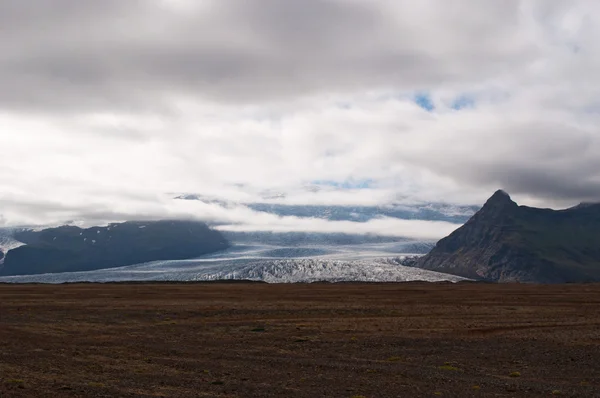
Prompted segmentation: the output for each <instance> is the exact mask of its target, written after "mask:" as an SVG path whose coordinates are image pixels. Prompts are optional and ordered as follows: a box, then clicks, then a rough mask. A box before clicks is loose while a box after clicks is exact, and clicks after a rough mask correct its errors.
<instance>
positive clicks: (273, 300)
mask: <svg viewBox="0 0 600 398" xmlns="http://www.w3.org/2000/svg"><path fill="white" fill-rule="evenodd" d="M557 395H560V396H567V397H600V285H552V286H544V285H518V284H507V285H495V284H474V283H459V284H445V283H441V284H431V283H404V284H310V285H306V284H291V285H266V284H252V283H235V284H223V283H212V284H211V283H203V284H73V285H0V397H2V398H5V397H128V396H131V397H348V398H351V397H367V398H371V397H373V398H375V397H436V396H438V397H439V396H441V397H521V396H524V397H533V396H557Z"/></svg>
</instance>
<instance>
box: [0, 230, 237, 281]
mask: <svg viewBox="0 0 600 398" xmlns="http://www.w3.org/2000/svg"><path fill="white" fill-rule="evenodd" d="M14 238H15V239H16V240H17V241H20V242H23V243H24V244H25V245H23V246H20V247H16V248H13V249H12V250H9V251H8V252H7V253H6V256H5V259H4V264H3V266H2V268H0V275H31V274H40V273H51V272H70V271H89V270H94V269H101V268H110V267H119V266H123V265H130V264H137V263H143V262H147V261H155V260H168V259H186V258H193V257H198V256H200V255H203V254H207V253H212V252H216V251H219V250H222V249H225V248H227V247H228V246H229V244H228V242H227V240H226V239H225V238H224V237H223V235H221V233H220V232H218V231H215V230H212V229H210V228H209V227H208V226H207V225H206V224H204V223H201V222H195V221H154V222H125V223H121V224H110V225H108V226H107V227H93V228H88V229H81V228H78V227H74V226H63V227H58V228H49V229H44V230H41V231H33V230H23V231H18V232H16V233H15V235H14Z"/></svg>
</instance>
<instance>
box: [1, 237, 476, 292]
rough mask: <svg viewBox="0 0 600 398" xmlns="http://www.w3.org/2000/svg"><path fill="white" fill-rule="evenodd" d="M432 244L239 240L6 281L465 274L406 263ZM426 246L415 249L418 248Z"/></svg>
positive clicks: (439, 277)
mask: <svg viewBox="0 0 600 398" xmlns="http://www.w3.org/2000/svg"><path fill="white" fill-rule="evenodd" d="M432 245H433V243H432V242H411V241H401V242H384V243H368V244H355V245H310V246H276V245H265V244H262V243H255V244H235V245H233V246H232V247H231V248H229V249H228V250H226V251H223V252H219V253H213V254H210V255H206V256H202V257H199V258H195V259H189V260H169V261H153V262H149V263H143V264H136V265H130V266H125V267H119V268H108V269H100V270H94V271H85V272H65V273H55V274H40V275H23V276H8V277H2V278H0V282H6V283H70V282H125V281H180V282H184V281H213V280H242V279H243V280H254V281H264V282H268V283H298V282H307V283H308V282H321V281H322V282H351V281H354V282H408V281H429V282H437V281H451V282H458V281H461V280H465V278H461V277H457V276H453V275H448V274H442V273H438V272H433V271H427V270H422V269H418V268H412V267H408V266H404V265H402V264H401V263H402V259H404V258H407V257H412V256H414V255H419V254H422V251H423V250H427V249H429V248H431V246H432ZM415 248H417V249H421V250H419V252H420V253H419V252H417V253H415V252H414V251H412V252H411V250H412V249H415Z"/></svg>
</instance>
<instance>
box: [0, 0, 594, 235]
mask: <svg viewBox="0 0 600 398" xmlns="http://www.w3.org/2000/svg"><path fill="white" fill-rule="evenodd" d="M60 2H62V3H64V5H65V7H66V6H69V7H71V8H72V9H73V12H72V13H70V14H69V15H67V14H64V13H63V12H60V11H58V10H60V9H61V7H58V6H56V7H52V8H47V7H43V4H42V2H41V1H38V2H34V1H31V2H22V1H19V2H17V1H16V0H14V1H13V0H4V1H0V24H2V26H5V29H4V30H3V31H2V33H0V43H1V44H0V54H1V55H0V109H1V110H2V111H1V112H0V150H1V155H0V215H2V217H0V220H3V221H2V222H3V223H6V224H23V223H27V224H32V223H55V222H60V221H65V220H69V219H84V220H88V221H89V222H101V221H103V220H106V221H108V220H110V219H127V218H148V217H166V216H174V215H181V214H189V215H191V216H195V217H203V218H219V219H227V218H228V217H230V218H231V222H232V223H242V222H245V225H246V226H254V227H257V226H262V225H269V223H271V222H272V223H274V224H273V228H274V229H275V228H281V229H286V228H287V229H289V230H295V229H298V228H300V229H302V228H319V229H321V230H329V229H332V230H337V229H340V228H350V227H349V226H348V225H346V224H339V223H337V224H336V223H327V222H323V221H310V223H309V222H308V221H303V220H295V219H290V220H283V221H282V220H269V221H268V222H266V223H265V224H262V223H260V222H258V221H256V217H258V215H257V214H253V213H252V212H245V211H241V210H235V209H224V210H221V209H216V208H210V209H206V208H199V207H198V206H195V207H192V208H188V207H186V206H188V205H189V204H185V203H182V201H172V200H171V199H170V197H169V195H165V193H180V192H194V193H204V194H207V195H213V196H218V197H224V198H227V199H232V200H235V201H239V202H246V203H247V202H250V201H252V200H254V199H255V198H256V197H258V196H259V194H260V193H261V192H262V191H264V190H274V191H279V190H282V191H286V192H288V193H289V194H288V197H287V198H286V199H285V201H286V203H295V204H301V203H313V204H314V203H319V204H385V203H389V202H390V201H394V200H399V198H400V200H403V201H413V202H420V201H436V202H440V201H448V202H452V203H482V202H483V201H484V200H485V198H486V197H487V196H489V195H490V194H491V193H492V192H493V191H494V190H495V189H497V188H505V189H506V190H507V191H509V192H510V193H513V194H515V195H514V196H515V197H516V199H518V200H519V201H523V202H525V203H530V204H536V205H548V206H566V205H570V204H574V203H576V202H578V201H584V200H585V201H589V200H600V172H599V170H600V133H599V132H598V129H597V126H598V125H599V122H600V120H599V119H600V118H599V115H598V110H599V109H600V101H599V100H598V98H600V95H599V94H600V88H599V87H600V80H599V78H598V77H597V72H596V71H597V70H598V67H599V66H600V44H598V43H600V41H599V40H598V39H600V31H599V29H600V28H599V26H600V17H598V15H600V12H598V11H600V5H598V4H597V3H596V2H594V1H592V0H589V1H585V0H580V1H570V2H564V1H553V0H537V1H532V0H522V1H518V0H509V1H503V2H498V1H493V0H484V1H477V2H473V1H466V0H465V1H453V2H443V1H433V0H426V1H420V2H418V3H415V2H408V1H394V2H392V1H387V0H376V1H375V0H373V1H366V0H365V1H359V0H352V1H341V0H329V1H326V0H309V1H303V2H289V1H283V0H262V1H261V2H260V6H259V5H258V3H256V2H255V1H247V0H246V1H235V0H229V1H219V2H216V1H208V0H207V1H204V2H201V3H194V4H195V5H194V4H192V3H191V2H188V1H181V0H176V1H173V0H169V1H164V0H163V1H156V2H151V1H148V2H136V1H132V2H120V1H106V2H103V3H102V4H99V3H97V2H95V1H94V2H92V1H91V0H90V1H85V0H79V1H78V2H77V3H75V2H74V1H71V0H60ZM33 3H35V4H36V5H38V6H39V7H33V6H32V4H33ZM27 4H28V5H27ZM75 6H76V7H75ZM73 7H74V8H73ZM67 8H68V7H67ZM62 9H65V8H64V7H63V8H62ZM117 16H120V18H117ZM76 22H77V23H76ZM40 26H43V27H44V29H43V31H44V34H43V35H41V34H40V33H39V31H40ZM82 26H83V27H85V28H84V29H75V27H79V28H81V27H82ZM417 91H419V92H424V93H428V94H429V95H430V97H431V101H432V103H433V104H434V106H435V108H434V110H433V111H432V112H427V111H425V110H424V109H422V108H420V107H419V106H418V105H416V104H415V103H414V101H413V99H412V98H413V96H414V95H415V93H416V92H417ZM460 97H467V98H468V99H469V101H472V103H473V106H469V107H466V108H464V109H461V110H460V111H457V110H455V109H453V108H452V105H453V103H454V102H455V101H456V100H457V98H460ZM348 180H352V181H371V184H370V186H369V188H368V189H357V190H346V191H344V190H327V189H324V190H322V191H319V192H316V193H314V192H313V193H311V192H307V191H306V190H303V189H301V187H303V186H305V185H306V184H310V183H312V182H314V181H337V182H343V181H348ZM223 212H225V213H227V214H225V213H223ZM232 212H233V213H232ZM228 214H231V215H228ZM244 217H246V218H247V219H246V220H245V221H244V220H243V218H244ZM377 222H379V223H384V222H385V223H388V222H389V220H388V221H385V220H379V221H377ZM236 225H237V224H236ZM388 225H389V226H390V228H389V229H394V228H397V229H398V231H404V230H405V226H404V225H399V224H394V226H393V227H392V223H391V222H389V224H385V225H383V224H377V223H374V222H373V223H370V224H368V225H364V226H360V228H364V229H365V231H366V232H370V231H371V228H372V229H373V230H375V229H377V228H387V226H388ZM235 228H241V227H235ZM261 228H262V227H261ZM351 228H355V226H352V227H351ZM411 228H414V230H415V231H419V230H420V229H419V228H421V227H420V226H416V225H412V226H411ZM402 233H404V232H402Z"/></svg>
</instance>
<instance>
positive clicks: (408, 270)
mask: <svg viewBox="0 0 600 398" xmlns="http://www.w3.org/2000/svg"><path fill="white" fill-rule="evenodd" d="M212 279H248V280H259V281H265V282H268V283H298V282H320V281H326V282H347V281H355V282H408V281H417V280H418V281H430V282H436V281H452V282H457V281H460V280H465V278H461V277H457V276H453V275H447V274H442V273H438V272H431V271H426V270H421V269H418V268H412V267H406V266H403V265H397V264H392V263H389V262H386V261H383V260H379V261H378V260H375V261H364V260H362V261H340V260H326V259H310V258H309V259H285V260H273V261H261V262H256V263H253V264H249V265H248V266H246V267H244V268H242V269H238V270H235V271H223V272H217V273H207V274H199V275H197V276H196V277H195V279H194V280H212Z"/></svg>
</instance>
